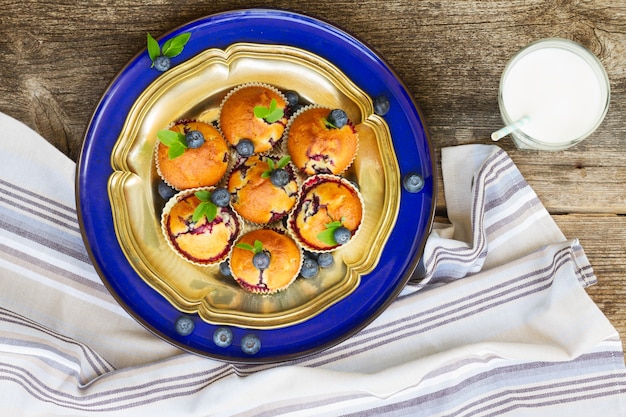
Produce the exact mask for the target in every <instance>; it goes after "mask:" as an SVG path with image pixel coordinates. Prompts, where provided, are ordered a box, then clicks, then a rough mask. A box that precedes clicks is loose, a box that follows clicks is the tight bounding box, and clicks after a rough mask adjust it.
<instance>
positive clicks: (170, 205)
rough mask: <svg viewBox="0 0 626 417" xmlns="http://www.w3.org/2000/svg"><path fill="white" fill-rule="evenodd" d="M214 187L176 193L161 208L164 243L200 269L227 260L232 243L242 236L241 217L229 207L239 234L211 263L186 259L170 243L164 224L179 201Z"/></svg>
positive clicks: (242, 225) (185, 258) (183, 256)
mask: <svg viewBox="0 0 626 417" xmlns="http://www.w3.org/2000/svg"><path fill="white" fill-rule="evenodd" d="M215 188H216V187H200V188H190V189H188V190H183V191H181V192H179V193H177V194H176V195H174V196H173V197H172V198H170V199H169V200H168V201H167V203H165V207H163V211H162V213H161V233H162V234H163V237H164V238H165V241H166V242H167V244H168V246H169V247H170V248H171V249H172V250H173V251H174V253H176V254H177V255H178V256H179V257H180V258H181V259H183V260H185V261H186V262H189V263H191V264H194V265H197V266H202V267H206V266H212V265H219V264H220V263H221V262H223V261H224V260H225V259H227V258H228V257H229V255H230V252H231V250H232V247H233V245H234V242H236V241H237V240H239V238H241V236H242V235H243V234H244V222H243V220H242V219H241V216H239V214H238V213H237V212H236V211H235V210H234V209H233V208H232V207H230V206H229V207H230V210H231V211H232V213H233V215H234V217H235V219H236V220H237V223H238V226H239V227H238V228H239V233H238V234H237V235H236V236H235V238H234V239H233V240H232V242H231V243H230V244H229V245H228V246H229V247H227V249H228V250H226V251H224V254H223V256H221V257H220V258H219V259H214V260H212V261H211V262H208V261H207V262H197V261H194V260H192V259H189V258H188V257H186V256H185V255H184V254H183V253H181V252H180V251H179V250H178V248H177V247H176V245H175V244H174V242H172V240H171V239H170V234H169V232H168V230H167V227H166V225H165V222H166V220H167V217H168V216H169V213H170V211H171V209H172V208H173V207H174V206H175V205H176V203H178V202H179V201H181V200H182V199H184V198H185V197H187V196H189V195H191V194H194V193H195V192H197V191H213V190H215Z"/></svg>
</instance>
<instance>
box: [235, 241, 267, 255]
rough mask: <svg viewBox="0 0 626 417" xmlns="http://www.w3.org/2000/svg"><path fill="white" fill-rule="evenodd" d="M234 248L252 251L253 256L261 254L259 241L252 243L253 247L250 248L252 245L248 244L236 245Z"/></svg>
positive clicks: (261, 246) (261, 244) (261, 248)
mask: <svg viewBox="0 0 626 417" xmlns="http://www.w3.org/2000/svg"><path fill="white" fill-rule="evenodd" d="M235 247H237V248H239V249H243V250H249V251H252V253H254V254H255V255H256V254H257V253H261V252H263V243H261V241H260V240H255V241H254V246H252V245H250V244H248V243H237V244H236V245H235Z"/></svg>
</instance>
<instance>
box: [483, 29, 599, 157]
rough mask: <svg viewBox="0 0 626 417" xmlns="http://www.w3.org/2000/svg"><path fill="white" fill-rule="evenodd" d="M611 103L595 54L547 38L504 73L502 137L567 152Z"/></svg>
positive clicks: (596, 123) (518, 57) (520, 55)
mask: <svg viewBox="0 0 626 417" xmlns="http://www.w3.org/2000/svg"><path fill="white" fill-rule="evenodd" d="M609 101H610V85H609V79H608V77H607V75H606V71H605V70H604V68H603V66H602V64H601V63H600V61H599V60H598V58H596V56H595V55H594V54H592V53H591V52H590V51H589V50H588V49H586V48H585V47H583V46H582V45H580V44H578V43H576V42H573V41H570V40H567V39H560V38H548V39H542V40H540V41H537V42H534V43H531V44H530V45H528V46H526V47H525V48H524V49H522V50H521V51H519V52H518V53H517V54H516V55H515V56H514V57H513V58H512V59H511V60H510V61H509V62H508V64H507V65H506V67H505V69H504V72H503V74H502V78H501V80H500V92H499V96H498V103H499V106H500V113H501V115H502V120H503V121H504V124H505V126H508V127H509V128H508V129H503V130H501V131H500V132H501V133H503V134H507V133H510V135H511V136H512V138H513V141H514V142H515V144H516V146H517V147H518V148H520V149H539V150H550V151H558V150H562V149H566V148H569V147H570V146H573V145H575V144H577V143H578V142H580V141H582V140H583V139H585V138H586V137H587V136H589V135H590V134H591V133H593V131H594V130H596V128H597V127H598V126H599V125H600V123H602V120H603V119H604V116H605V115H606V113H607V111H608V109H609ZM496 133H497V132H496ZM496 133H494V135H492V138H493V139H494V140H498V138H496Z"/></svg>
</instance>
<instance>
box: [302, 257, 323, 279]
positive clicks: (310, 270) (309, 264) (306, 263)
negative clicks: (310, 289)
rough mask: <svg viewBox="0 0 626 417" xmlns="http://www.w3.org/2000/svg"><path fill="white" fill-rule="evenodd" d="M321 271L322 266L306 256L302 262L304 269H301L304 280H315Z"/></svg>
mask: <svg viewBox="0 0 626 417" xmlns="http://www.w3.org/2000/svg"><path fill="white" fill-rule="evenodd" d="M319 270H320V266H319V264H318V263H317V261H316V260H315V259H313V258H312V257H310V256H306V255H305V256H304V259H303V260H302V268H301V269H300V275H302V278H313V277H314V276H316V275H317V273H318V272H319Z"/></svg>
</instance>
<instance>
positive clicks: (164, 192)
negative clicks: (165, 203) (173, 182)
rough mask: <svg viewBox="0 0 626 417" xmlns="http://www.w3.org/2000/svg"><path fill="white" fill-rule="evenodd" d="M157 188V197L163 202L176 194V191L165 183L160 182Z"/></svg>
mask: <svg viewBox="0 0 626 417" xmlns="http://www.w3.org/2000/svg"><path fill="white" fill-rule="evenodd" d="M157 188H158V191H159V195H160V196H161V198H162V199H163V200H169V199H170V198H172V197H174V194H176V190H175V189H174V188H172V187H171V186H170V185H169V184H168V183H166V182H165V181H160V182H159V185H158V186H157Z"/></svg>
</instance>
